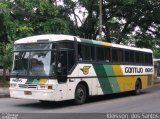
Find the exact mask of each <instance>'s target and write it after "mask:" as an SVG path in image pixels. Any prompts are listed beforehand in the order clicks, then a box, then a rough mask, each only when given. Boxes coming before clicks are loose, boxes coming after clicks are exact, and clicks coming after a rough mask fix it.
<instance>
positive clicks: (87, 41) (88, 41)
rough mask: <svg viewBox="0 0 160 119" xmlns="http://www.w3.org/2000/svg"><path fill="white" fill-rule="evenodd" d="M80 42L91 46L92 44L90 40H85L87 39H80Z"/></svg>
mask: <svg viewBox="0 0 160 119" xmlns="http://www.w3.org/2000/svg"><path fill="white" fill-rule="evenodd" d="M81 41H82V42H84V43H91V44H93V42H92V40H87V39H82V38H81Z"/></svg>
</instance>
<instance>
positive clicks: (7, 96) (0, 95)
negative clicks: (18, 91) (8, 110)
mask: <svg viewBox="0 0 160 119" xmlns="http://www.w3.org/2000/svg"><path fill="white" fill-rule="evenodd" d="M9 97H10V95H8V94H0V98H9Z"/></svg>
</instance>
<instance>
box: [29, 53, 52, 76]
mask: <svg viewBox="0 0 160 119" xmlns="http://www.w3.org/2000/svg"><path fill="white" fill-rule="evenodd" d="M30 54H31V56H30V62H29V63H30V65H29V75H30V76H48V75H49V73H50V59H51V51H39V52H31V53H30Z"/></svg>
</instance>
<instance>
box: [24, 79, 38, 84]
mask: <svg viewBox="0 0 160 119" xmlns="http://www.w3.org/2000/svg"><path fill="white" fill-rule="evenodd" d="M26 84H38V80H37V79H28V80H27V82H26Z"/></svg>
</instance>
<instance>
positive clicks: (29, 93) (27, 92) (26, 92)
mask: <svg viewBox="0 0 160 119" xmlns="http://www.w3.org/2000/svg"><path fill="white" fill-rule="evenodd" d="M24 94H25V95H32V92H31V91H24Z"/></svg>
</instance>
